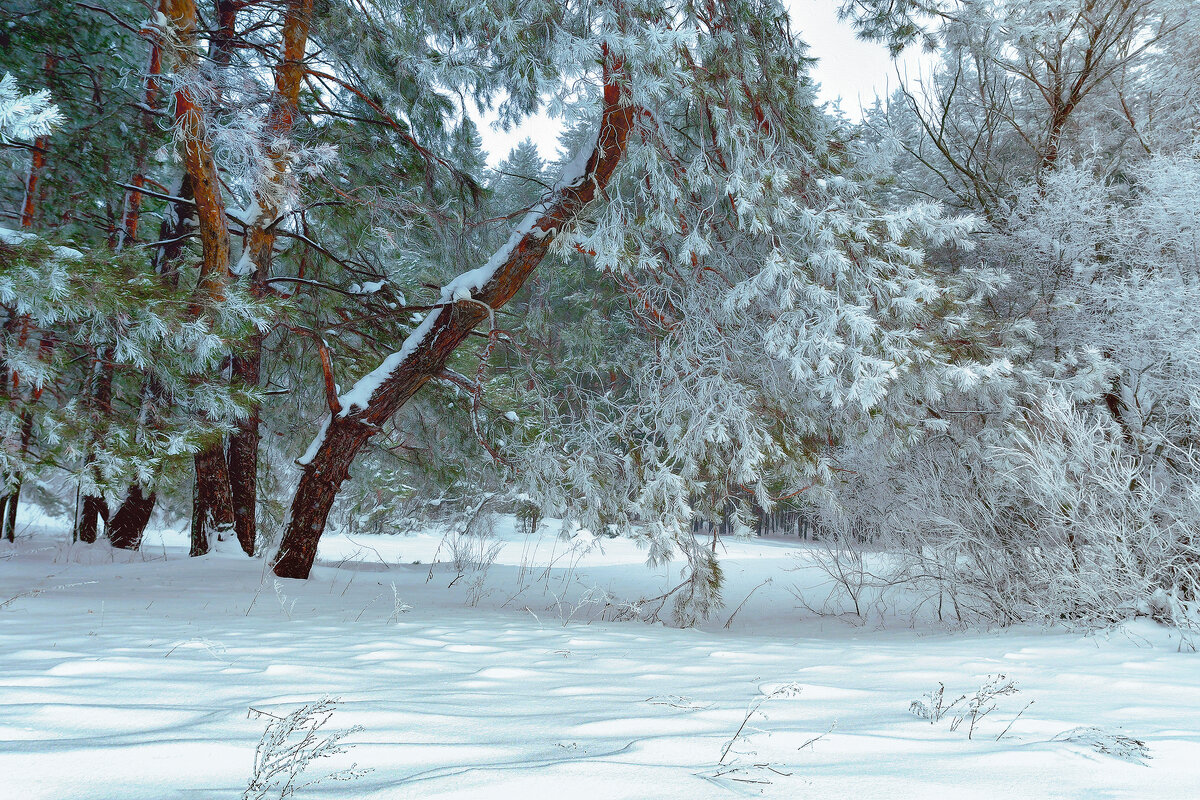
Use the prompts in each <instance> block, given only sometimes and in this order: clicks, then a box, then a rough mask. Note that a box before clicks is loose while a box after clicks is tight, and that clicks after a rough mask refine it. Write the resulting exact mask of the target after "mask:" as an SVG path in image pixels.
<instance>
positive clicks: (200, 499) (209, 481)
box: [189, 442, 233, 556]
mask: <svg viewBox="0 0 1200 800" xmlns="http://www.w3.org/2000/svg"><path fill="white" fill-rule="evenodd" d="M195 463H196V491H195V493H194V495H193V497H192V548H191V551H190V552H189V555H192V556H202V555H204V554H205V553H207V552H208V550H209V542H210V537H211V536H213V535H215V536H216V537H217V541H222V542H223V541H225V539H226V537H227V536H229V534H230V532H231V531H233V497H232V495H231V494H230V490H229V464H228V463H227V462H226V461H225V448H224V445H223V443H221V442H217V443H216V444H212V445H209V446H208V447H206V448H204V449H203V450H201V451H200V452H199V453H197V454H196V458H195Z"/></svg>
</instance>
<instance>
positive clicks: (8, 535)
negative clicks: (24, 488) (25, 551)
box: [4, 477, 21, 542]
mask: <svg viewBox="0 0 1200 800" xmlns="http://www.w3.org/2000/svg"><path fill="white" fill-rule="evenodd" d="M5 500H6V504H5V509H4V538H5V539H8V540H9V541H10V542H14V541H16V539H17V506H18V504H19V503H20V502H21V479H20V478H19V477H18V478H17V483H16V485H15V486H13V489H12V492H10V493H9V495H8V497H6V498H5Z"/></svg>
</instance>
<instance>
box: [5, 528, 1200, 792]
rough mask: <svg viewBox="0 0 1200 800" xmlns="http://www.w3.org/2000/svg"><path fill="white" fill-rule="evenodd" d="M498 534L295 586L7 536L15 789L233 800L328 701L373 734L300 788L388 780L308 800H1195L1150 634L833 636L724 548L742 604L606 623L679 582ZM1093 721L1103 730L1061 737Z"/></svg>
mask: <svg viewBox="0 0 1200 800" xmlns="http://www.w3.org/2000/svg"><path fill="white" fill-rule="evenodd" d="M35 528H36V526H35ZM498 537H499V549H498V551H497V552H496V558H495V562H494V563H493V564H492V566H491V567H490V569H489V570H487V571H486V574H484V573H483V572H482V571H480V570H474V571H473V570H471V569H466V570H465V571H464V574H463V575H462V576H461V577H459V572H458V570H456V569H455V567H454V566H453V565H452V564H451V563H448V562H449V561H450V560H451V554H450V552H449V550H450V548H449V544H448V542H446V541H443V537H442V536H441V535H439V534H433V533H429V534H423V535H416V536H409V537H345V536H331V537H328V538H327V539H326V540H325V541H324V542H322V547H321V552H320V566H319V567H318V568H317V569H316V570H315V571H314V573H313V577H312V579H310V580H309V581H307V582H300V581H276V580H275V579H274V578H273V577H272V576H271V575H270V573H269V572H267V571H266V570H265V568H264V563H263V562H262V561H250V560H247V559H245V558H244V557H239V556H237V555H233V554H224V553H216V554H213V555H210V556H206V557H204V558H200V559H188V558H186V547H185V542H184V539H183V537H182V535H180V534H179V533H178V532H171V531H167V532H160V533H158V534H155V535H154V536H153V537H152V539H151V541H148V542H147V543H146V546H145V547H144V549H143V551H142V552H141V553H138V554H133V555H132V557H131V556H130V555H129V554H124V553H114V552H113V551H112V550H111V549H109V548H108V547H107V546H106V545H93V546H91V547H87V546H81V545H75V546H72V545H70V544H69V543H66V542H65V540H64V537H63V535H62V534H61V533H54V532H53V531H50V530H44V529H43V530H40V531H38V530H35V529H30V528H27V529H26V535H25V536H24V537H22V538H21V539H19V540H18V542H17V543H16V544H15V545H9V544H8V543H3V544H0V796H3V797H12V798H22V800H33V799H35V798H46V799H47V800H67V799H68V798H70V800H88V799H89V798H94V799H100V798H104V799H109V798H112V799H114V800H115V799H116V798H120V799H121V800H135V799H137V798H146V799H147V800H169V799H171V798H189V799H191V798H205V799H207V798H239V797H241V796H242V792H243V790H244V789H245V788H246V783H247V780H248V779H249V777H250V774H251V769H252V764H253V761H254V751H255V745H256V744H257V743H258V741H259V737H260V736H261V735H262V733H263V730H264V727H265V725H266V724H267V723H269V722H270V719H271V718H270V717H269V716H266V715H267V714H273V715H275V716H282V715H284V714H287V713H288V712H290V711H292V710H293V709H295V708H297V707H298V706H300V705H302V704H305V703H308V702H311V701H314V700H316V699H318V698H320V697H322V696H323V695H330V696H332V697H335V698H339V699H340V703H339V705H338V706H337V711H336V713H335V714H334V716H333V717H332V719H331V720H330V722H329V725H328V728H330V729H335V728H343V729H344V728H350V727H352V726H361V728H362V730H361V731H359V732H357V733H355V734H353V735H351V736H349V737H348V738H347V739H345V740H344V741H345V743H347V744H350V745H352V746H351V747H350V749H349V750H348V752H347V753H345V754H344V755H341V756H335V757H334V758H331V759H327V760H324V761H320V762H317V763H315V764H313V765H312V766H311V767H310V769H309V771H308V773H306V775H307V777H308V778H316V777H320V776H321V775H322V774H325V773H328V772H331V771H333V770H337V769H340V768H344V767H346V766H348V765H349V764H350V762H356V763H357V764H358V765H359V767H363V768H369V769H370V770H371V772H369V773H368V774H366V775H365V776H363V777H361V778H358V779H356V780H353V781H351V782H325V783H320V784H317V785H315V786H313V787H310V788H309V789H307V790H304V791H302V792H300V793H299V795H298V796H300V797H329V798H339V800H342V799H345V800H359V799H360V798H389V799H391V798H452V797H453V798H490V799H500V798H542V797H547V798H558V797H562V798H570V799H571V800H585V799H586V798H639V799H640V798H676V797H678V798H688V799H689V800H694V799H695V798H708V797H712V798H721V797H736V796H739V795H749V796H759V795H762V796H767V797H779V798H873V797H887V798H907V797H922V798H924V797H940V796H953V797H958V798H993V797H994V798H1004V800H1014V798H1118V797H1120V798H1156V799H1163V798H1181V800H1182V799H1183V798H1197V797H1200V655H1195V654H1191V653H1186V652H1179V650H1180V647H1179V640H1178V637H1177V636H1175V635H1174V634H1172V633H1171V632H1170V631H1168V630H1166V629H1163V628H1159V627H1157V626H1154V625H1151V624H1150V623H1144V624H1138V625H1134V626H1129V627H1126V628H1124V629H1122V630H1120V631H1115V632H1110V633H1108V634H1105V635H1101V636H1090V637H1085V636H1081V635H1078V634H1072V633H1063V632H1050V631H1041V630H1031V629H1023V630H1004V631H996V632H970V633H962V632H957V633H953V632H947V631H944V630H939V629H936V628H930V627H920V626H912V625H909V624H908V623H906V621H905V620H903V619H900V618H896V619H893V620H891V622H890V624H889V625H888V626H887V627H879V626H878V625H877V624H876V623H875V622H872V623H871V624H870V625H868V626H863V625H861V624H855V623H854V622H853V621H851V620H849V619H847V618H838V617H830V616H818V615H816V614H815V613H814V612H813V611H812V610H810V609H808V608H806V607H804V604H802V603H801V601H800V600H799V599H798V598H797V597H796V596H795V594H799V595H801V596H802V597H804V599H805V601H806V603H807V604H808V605H810V606H820V605H821V604H822V603H823V601H824V598H825V596H826V595H827V594H828V587H827V586H825V587H822V586H821V579H820V578H819V577H818V576H817V575H816V573H815V571H814V570H812V569H811V568H808V569H805V568H803V564H804V563H805V562H806V557H807V555H809V553H810V551H808V550H807V549H806V547H805V546H803V545H800V544H798V543H797V542H796V541H795V540H754V541H732V542H727V543H726V544H725V548H726V550H725V552H723V554H722V565H723V567H724V568H725V572H726V577H727V588H726V592H725V596H726V604H727V606H726V608H725V609H724V610H723V611H722V612H720V613H719V614H718V615H717V616H715V617H714V618H713V619H712V620H710V621H709V622H708V623H706V624H704V625H702V626H700V627H699V628H696V629H688V630H679V629H674V628H670V627H664V626H661V625H647V624H644V623H640V622H612V621H607V622H606V621H603V620H604V618H605V617H608V618H611V617H612V616H613V615H614V614H616V613H618V612H619V603H617V601H619V600H629V601H633V600H637V599H638V598H639V597H649V596H653V595H655V594H657V593H658V592H661V591H662V590H663V589H664V588H668V587H669V586H671V585H673V584H674V583H675V582H677V581H678V578H677V574H678V566H675V567H669V566H668V567H663V568H660V569H658V570H651V569H648V568H646V567H645V566H644V564H643V554H642V553H641V552H639V551H638V550H637V549H636V548H635V547H634V546H633V545H632V544H630V543H629V542H626V541H608V540H601V541H599V542H596V541H594V540H590V537H588V536H587V535H586V534H585V535H583V536H581V537H578V538H577V540H576V541H575V543H574V544H572V543H566V542H563V541H561V540H559V539H557V538H556V537H554V536H553V535H552V533H550V532H549V531H546V532H543V533H542V534H541V535H539V536H536V537H532V538H526V537H524V536H522V535H520V534H519V533H518V532H517V531H516V529H515V527H514V526H513V524H512V523H511V521H508V522H505V521H502V524H501V525H500V526H499V529H498ZM589 544H594V545H597V546H594V547H591V549H590V550H589V549H588V547H587V545H589ZM585 550H586V551H587V552H585ZM435 555H436V557H437V561H438V563H437V564H436V566H434V567H432V570H431V566H430V564H431V562H433V561H434V559H435ZM798 564H799V565H801V567H802V568H801V569H800V570H799V571H795V567H796V566H797V565H798ZM767 579H770V581H769V582H766V581H767ZM451 584H452V585H451ZM747 595H749V600H747V601H746V602H745V603H744V604H743V605H741V607H740V609H739V610H738V611H737V614H736V616H735V617H734V618H733V621H732V623H731V624H730V625H729V626H728V628H726V627H725V622H726V620H728V619H729V616H730V614H731V613H732V612H733V611H734V609H736V608H738V606H739V604H741V603H742V601H743V600H744V599H745V598H746V597H747ZM606 602H607V603H609V605H608V607H607V608H606V606H605V603H606ZM665 616H666V614H665V613H664V617H665ZM1000 674H1003V675H1004V676H1006V678H1005V680H1012V681H1015V682H1016V684H1017V687H1018V688H1019V692H1018V693H1016V694H1011V695H1008V696H1003V697H1000V698H998V699H997V700H996V701H995V705H996V708H995V710H994V711H993V712H991V713H990V714H989V715H987V716H986V717H985V718H983V719H982V720H981V721H979V722H978V723H977V724H976V725H975V728H974V731H973V732H970V731H969V727H970V720H969V719H968V720H965V721H963V722H962V723H961V724H959V725H958V726H957V730H952V729H951V726H952V720H951V718H950V717H953V716H954V714H955V713H957V712H958V711H959V710H962V709H965V708H966V701H964V702H963V703H960V704H959V706H957V707H956V708H955V709H954V710H952V711H951V712H950V715H949V716H948V717H947V718H946V719H943V720H941V721H939V722H937V723H934V724H931V723H930V722H929V721H928V720H925V719H921V718H919V717H917V716H915V715H914V714H913V713H912V712H911V711H910V704H911V703H912V701H914V700H917V699H919V698H921V697H922V696H923V695H925V694H927V693H928V692H930V691H931V690H934V689H936V688H937V686H938V684H939V683H944V684H945V687H946V690H945V691H946V702H949V701H951V700H953V699H954V698H956V697H958V696H959V695H961V694H968V695H971V694H973V693H974V692H975V690H976V689H977V688H978V687H980V686H981V684H983V683H984V682H985V681H987V680H988V679H989V676H996V675H1000ZM1031 701H1032V705H1030V703H1031ZM251 708H253V709H256V710H258V711H259V712H265V713H264V714H256V713H252V712H250V709H251ZM754 708H757V710H756V711H754V712H753V713H751V714H750V716H749V718H748V719H747V712H748V711H749V710H751V709H754ZM1023 709H1024V711H1023V713H1021V712H1022V710H1023ZM1077 728H1098V729H1101V731H1103V732H1097V731H1094V730H1093V731H1088V732H1077V733H1076V734H1075V735H1074V736H1075V739H1074V740H1071V741H1064V739H1065V738H1066V732H1068V731H1072V730H1074V729H1077ZM739 729H740V732H739ZM969 733H970V735H969ZM1120 736H1124V737H1129V738H1131V739H1137V740H1140V741H1143V742H1144V743H1145V744H1146V746H1147V747H1148V758H1146V759H1145V760H1144V762H1143V763H1137V762H1136V761H1135V760H1127V759H1123V758H1118V757H1115V756H1114V755H1110V754H1105V753H1102V752H1100V751H1099V750H1098V749H1097V747H1101V748H1103V747H1107V748H1109V749H1113V748H1120V747H1122V746H1123V745H1124V746H1129V747H1133V748H1134V749H1136V745H1133V744H1132V743H1131V742H1129V741H1128V740H1122V739H1119V738H1116V737H1120ZM731 741H732V744H731ZM1089 741H1090V742H1092V743H1089ZM1097 742H1098V744H1097Z"/></svg>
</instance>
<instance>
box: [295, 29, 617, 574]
mask: <svg viewBox="0 0 1200 800" xmlns="http://www.w3.org/2000/svg"><path fill="white" fill-rule="evenodd" d="M604 59H605V60H604V64H603V67H604V76H605V80H604V107H603V114H602V115H601V119H600V130H599V132H598V135H597V139H596V143H595V146H594V147H593V149H592V151H591V153H590V155H589V156H588V159H587V163H586V166H585V167H584V169H583V170H582V173H581V174H579V175H564V176H563V180H562V181H560V183H559V185H558V187H556V188H555V190H554V192H553V193H552V194H551V196H550V197H549V199H548V200H546V201H545V202H544V203H542V204H540V205H539V206H538V207H537V208H536V209H535V210H534V211H531V212H530V214H529V216H528V217H527V218H526V219H525V220H524V221H523V222H522V223H521V225H519V226H518V227H517V229H516V230H515V231H514V232H513V234H512V236H511V237H510V238H509V240H508V242H507V243H506V244H505V245H504V247H503V248H502V249H501V251H500V253H497V254H496V256H493V259H492V263H494V264H495V269H494V270H493V271H491V272H490V274H486V275H483V276H482V277H476V276H475V275H473V274H472V273H467V274H465V275H463V276H460V278H458V279H456V280H455V281H453V282H452V283H451V284H450V285H448V286H446V287H444V288H443V289H442V301H441V303H439V305H438V307H437V308H435V309H434V310H433V311H430V312H429V314H428V315H427V316H426V317H425V320H424V321H423V322H422V323H421V324H420V326H418V328H417V330H416V331H414V332H413V333H412V334H411V335H410V336H409V337H408V339H407V340H406V341H405V343H404V345H403V347H402V348H401V349H400V351H399V352H398V353H394V354H393V355H391V356H389V357H388V358H387V359H386V360H385V361H384V362H383V364H381V365H380V366H379V367H377V368H376V369H375V371H374V372H372V373H370V374H369V375H367V376H366V377H364V378H363V379H362V380H361V381H360V382H359V384H358V385H357V386H356V387H355V388H354V389H353V390H351V392H350V394H349V395H347V396H345V397H344V398H341V399H333V398H331V400H330V405H331V415H330V419H329V420H328V421H327V422H326V425H325V428H324V430H323V431H322V433H321V434H320V436H319V437H318V440H317V441H315V442H313V445H312V446H311V447H310V448H309V453H307V454H306V458H304V459H301V461H302V462H303V466H304V470H303V472H302V473H301V476H300V483H299V485H298V486H297V488H296V494H295V496H294V497H293V498H292V509H291V516H290V520H289V522H288V526H287V530H286V531H285V532H284V536H283V541H282V542H281V543H280V547H279V553H278V555H277V556H276V557H275V559H276V560H275V567H274V569H275V574H276V575H278V576H280V577H283V578H307V577H308V573H309V571H310V570H311V569H312V565H313V561H314V560H315V559H316V555H317V543H318V542H319V541H320V538H321V534H322V533H323V532H324V530H325V523H326V520H327V519H328V517H329V511H330V509H331V508H332V507H333V503H334V500H335V499H336V497H337V493H338V490H339V489H340V488H341V485H342V483H343V482H344V481H345V480H346V478H347V477H349V474H350V464H351V463H352V462H353V460H354V457H355V456H356V455H357V454H358V451H359V450H360V449H361V448H362V446H363V445H364V444H366V443H367V442H368V441H369V440H370V439H371V437H372V436H373V435H374V434H375V433H376V432H377V431H379V430H380V429H382V427H383V424H384V423H385V422H386V421H387V420H388V419H389V418H391V417H392V415H394V414H395V413H396V412H397V411H399V410H400V408H401V407H403V406H404V404H405V403H407V402H408V401H409V400H410V399H411V398H412V396H413V395H414V394H416V393H417V390H419V389H420V388H421V386H423V385H424V384H425V382H426V381H428V380H429V379H430V378H433V377H435V376H437V375H438V374H439V373H440V372H441V371H442V370H443V368H444V367H445V364H446V361H447V359H449V358H450V355H451V354H452V353H453V352H454V351H455V349H456V348H457V347H458V346H459V345H461V344H462V343H463V341H464V340H465V339H466V338H467V337H468V336H469V335H470V334H471V331H473V330H474V329H475V326H477V325H479V324H480V323H481V322H483V321H484V320H486V319H487V318H488V316H489V314H490V313H491V312H492V311H494V310H495V309H497V308H500V307H501V306H503V305H504V304H505V303H507V302H508V301H509V300H510V299H512V297H513V295H515V294H516V293H517V291H518V290H519V289H520V288H521V286H522V284H524V282H525V280H526V279H527V278H528V277H529V276H530V274H531V273H532V272H533V270H534V268H535V267H537V265H538V264H539V263H540V262H541V261H542V259H543V258H544V257H545V255H546V252H547V251H548V249H549V247H550V243H551V242H552V241H553V240H554V238H555V236H556V235H557V233H558V232H559V231H560V230H561V229H562V228H563V227H565V226H567V225H570V224H571V223H572V222H573V221H574V220H576V219H577V218H578V216H579V214H580V212H581V211H582V210H583V208H584V207H585V206H586V205H587V204H588V203H589V202H591V200H592V199H593V198H595V197H596V196H597V195H598V194H600V193H601V191H602V190H603V188H604V187H605V186H606V185H607V184H608V181H609V178H611V177H612V174H613V172H614V171H615V170H616V168H617V165H618V163H620V161H621V159H622V157H623V156H624V154H625V149H626V142H627V140H628V137H629V131H630V129H631V128H632V126H633V122H634V116H635V112H634V109H633V107H632V106H631V105H630V104H629V101H628V97H627V96H626V91H625V90H624V89H622V88H621V85H620V84H619V83H618V73H620V72H621V65H620V64H619V62H617V60H616V59H614V58H613V57H611V56H610V54H609V53H608V52H607V48H605V54H604ZM468 276H470V277H468ZM363 395H369V396H367V397H364V396H363Z"/></svg>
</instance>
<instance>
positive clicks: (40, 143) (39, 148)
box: [21, 136, 50, 228]
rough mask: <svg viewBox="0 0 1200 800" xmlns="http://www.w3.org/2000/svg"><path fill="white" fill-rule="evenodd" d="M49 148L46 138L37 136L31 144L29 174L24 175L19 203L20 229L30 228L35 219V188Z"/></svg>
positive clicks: (48, 139) (47, 138)
mask: <svg viewBox="0 0 1200 800" xmlns="http://www.w3.org/2000/svg"><path fill="white" fill-rule="evenodd" d="M49 146H50V138H49V137H48V136H39V137H38V138H37V139H35V140H34V142H33V158H32V159H31V160H30V162H29V172H28V173H26V175H25V199H24V201H23V202H22V203H21V227H22V228H32V227H33V221H34V219H35V218H36V217H37V186H38V181H39V180H41V177H42V172H43V171H45V169H46V149H47V148H48V147H49Z"/></svg>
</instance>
